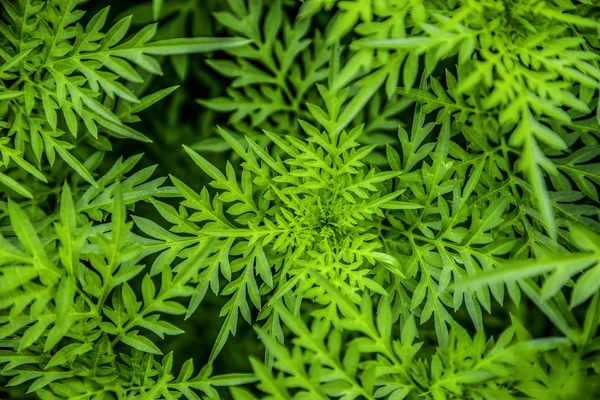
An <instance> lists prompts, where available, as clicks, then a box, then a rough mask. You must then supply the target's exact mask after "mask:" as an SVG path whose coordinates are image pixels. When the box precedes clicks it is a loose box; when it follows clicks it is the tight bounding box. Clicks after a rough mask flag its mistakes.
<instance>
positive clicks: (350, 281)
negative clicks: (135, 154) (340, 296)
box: [136, 87, 420, 358]
mask: <svg viewBox="0 0 600 400" xmlns="http://www.w3.org/2000/svg"><path fill="white" fill-rule="evenodd" d="M320 90H321V92H322V93H323V95H324V98H325V101H326V103H327V105H328V110H329V115H328V113H327V112H325V111H324V110H322V109H321V108H319V107H317V106H314V105H309V108H310V109H311V112H312V114H313V117H314V118H315V119H317V120H319V121H320V123H321V125H322V126H324V127H325V131H321V130H319V129H317V128H316V127H315V126H313V125H310V124H309V123H307V122H303V121H300V125H301V126H302V129H303V130H304V132H305V134H306V136H307V139H306V140H304V141H302V140H299V139H297V138H295V137H293V136H288V137H287V138H285V139H281V138H278V137H277V136H275V135H273V134H272V133H270V132H267V131H265V135H267V136H268V137H269V138H270V139H271V140H272V141H273V142H274V143H275V146H276V148H277V150H276V153H275V154H274V155H270V154H269V152H268V151H267V150H266V149H264V148H262V147H260V146H259V145H258V144H256V143H255V142H254V141H253V140H252V139H250V138H247V139H246V142H247V146H248V148H245V146H244V145H243V144H242V143H240V142H238V141H237V140H236V139H235V138H233V137H232V136H231V135H230V134H229V133H228V132H227V131H225V130H221V135H222V136H223V138H224V139H225V140H226V141H227V142H228V143H229V145H230V146H231V147H232V148H233V149H234V151H235V152H236V153H237V155H238V156H239V157H240V158H241V159H242V160H243V163H242V165H241V166H242V168H243V170H242V172H241V174H240V175H241V176H238V174H236V171H235V169H234V167H233V165H232V164H231V163H229V162H228V163H227V166H226V170H225V173H223V172H221V171H220V170H219V169H217V168H216V167H214V166H213V165H211V164H210V163H209V162H208V161H207V160H206V159H205V158H204V157H202V156H201V155H199V154H197V153H196V152H194V151H193V150H191V149H189V148H186V151H187V152H188V154H189V155H190V157H191V158H192V160H193V161H194V162H195V163H196V164H197V165H198V166H199V167H200V168H201V169H202V170H203V171H204V172H205V173H206V174H207V175H209V176H210V177H211V179H212V182H211V183H210V185H211V186H212V187H214V188H216V189H217V190H218V194H217V195H215V196H213V197H212V199H211V196H210V195H209V191H208V189H206V188H204V189H203V190H202V191H201V192H200V194H198V193H195V192H194V191H192V190H191V189H190V188H189V187H188V186H187V185H185V184H184V183H183V182H181V181H180V180H179V179H177V178H175V177H172V178H171V179H172V181H173V183H174V185H175V187H177V188H178V189H179V191H180V193H181V195H182V196H183V197H184V201H183V203H182V206H183V207H181V208H180V209H179V210H176V209H174V208H173V207H171V206H169V205H168V204H165V203H162V202H159V201H153V203H154V205H155V206H156V208H157V210H158V211H159V212H160V213H161V214H162V216H163V217H164V218H165V219H166V220H167V221H169V222H171V223H172V224H174V226H173V228H172V229H171V231H172V232H173V233H167V232H165V231H164V230H162V229H161V228H159V227H158V226H156V225H155V224H153V223H151V222H150V221H147V220H141V219H139V220H136V221H137V222H138V226H139V228H140V229H141V230H143V231H144V232H145V233H146V234H147V235H149V236H151V237H152V238H154V239H156V240H157V247H156V249H157V250H160V249H165V251H164V253H163V254H162V255H161V256H160V257H159V258H157V262H156V263H155V264H154V266H153V272H154V273H158V272H160V271H161V270H162V268H163V266H164V265H165V264H166V263H169V262H171V261H172V260H173V259H174V258H175V257H176V256H180V257H183V258H187V257H190V255H192V254H194V251H195V249H197V248H198V247H200V246H202V245H203V243H204V242H205V241H206V240H207V239H208V238H215V237H216V238H218V242H217V243H216V245H215V247H214V250H213V252H214V254H213V255H212V256H211V257H209V258H208V259H207V262H206V263H205V265H204V266H203V267H202V269H203V271H202V272H201V273H200V274H199V276H198V277H197V279H196V281H197V288H196V293H195V295H194V297H193V299H192V303H191V304H190V307H189V309H188V316H189V315H190V314H191V313H192V312H194V310H196V308H197V307H198V305H199V304H200V302H201V301H202V299H203V297H204V295H205V293H206V291H207V290H208V287H209V286H210V287H211V289H212V290H213V291H214V292H215V294H220V295H222V296H231V299H230V300H229V301H228V303H227V304H226V305H225V306H224V307H223V309H222V311H221V315H222V316H225V317H226V319H225V322H224V325H223V328H222V330H221V333H220V335H219V339H218V340H217V343H216V347H215V349H214V351H213V354H212V356H211V358H214V357H216V355H217V354H218V352H219V350H220V349H221V347H222V346H223V344H224V343H225V341H226V340H227V338H228V336H229V334H230V333H231V334H235V332H236V329H237V321H238V314H240V313H241V315H242V317H243V318H244V319H245V320H246V321H248V322H251V312H250V307H249V302H248V299H247V297H249V299H250V301H251V303H252V305H253V306H254V307H256V308H257V309H259V310H261V313H260V314H259V316H258V318H259V319H264V318H267V317H268V320H267V322H266V324H267V326H268V330H269V332H271V334H273V335H275V336H277V337H279V338H280V340H282V336H281V334H282V333H281V327H280V326H279V318H278V317H277V315H276V313H272V309H271V307H270V305H271V304H272V302H273V301H275V300H277V299H280V298H282V297H284V296H285V297H287V298H289V299H293V300H290V301H294V302H296V304H297V307H300V306H301V301H302V299H303V298H308V299H312V300H314V301H316V302H318V303H321V304H324V305H328V303H329V300H328V298H327V296H324V293H323V290H322V288H319V285H315V277H314V274H313V272H312V271H314V273H322V274H324V275H326V276H327V277H328V279H330V280H331V281H332V282H333V283H334V285H335V286H336V287H338V288H340V289H341V290H343V291H344V292H345V293H346V294H347V295H348V296H349V298H350V299H352V301H355V302H359V301H360V294H359V293H360V292H361V291H363V290H366V289H368V290H372V291H374V292H376V293H380V294H385V293H386V292H385V290H384V289H383V287H382V286H381V284H380V283H378V282H377V281H376V280H375V279H374V276H375V275H380V277H379V278H380V279H381V273H382V272H383V271H380V272H377V271H378V269H381V268H383V270H384V271H386V270H387V271H388V272H387V273H386V274H385V275H395V276H400V277H402V272H401V271H400V264H399V263H398V261H397V260H396V259H394V258H393V257H391V256H390V255H389V254H386V253H382V252H381V250H382V247H383V246H382V242H381V240H380V238H379V237H378V231H379V230H381V223H382V218H383V216H384V214H383V212H384V210H406V209H415V208H420V206H419V205H418V204H412V203H408V202H403V201H399V200H398V197H399V196H400V195H401V193H402V191H393V190H390V189H389V185H386V182H388V181H389V180H391V179H393V178H394V177H396V176H398V175H399V173H398V172H395V171H388V172H380V171H378V170H377V169H375V168H368V167H367V165H365V163H364V161H363V159H364V158H365V157H366V156H367V155H368V154H369V153H370V152H371V151H372V150H373V148H374V146H361V145H360V144H359V143H358V142H357V140H358V138H359V137H360V135H361V134H362V130H363V127H362V126H358V127H356V128H354V129H352V130H351V131H349V132H346V131H345V130H343V131H339V129H338V126H339V122H338V119H337V118H336V116H338V115H340V108H341V106H342V105H343V103H344V98H345V97H346V95H347V92H346V91H343V92H341V93H340V94H339V95H337V96H336V95H334V94H333V93H330V92H328V91H327V90H326V89H325V88H322V87H321V88H320ZM341 114H342V115H343V114H344V112H343V111H342V112H341ZM386 186H387V187H386ZM190 246H193V247H190ZM219 276H223V277H225V279H226V280H227V281H228V283H227V285H226V286H225V287H224V288H223V289H222V290H220V287H219V285H220V283H219V282H220V280H219ZM257 278H258V282H257ZM265 296H269V297H270V298H269V297H267V298H266V300H263V299H264V298H265ZM265 303H266V304H265Z"/></svg>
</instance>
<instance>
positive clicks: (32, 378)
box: [0, 162, 252, 399]
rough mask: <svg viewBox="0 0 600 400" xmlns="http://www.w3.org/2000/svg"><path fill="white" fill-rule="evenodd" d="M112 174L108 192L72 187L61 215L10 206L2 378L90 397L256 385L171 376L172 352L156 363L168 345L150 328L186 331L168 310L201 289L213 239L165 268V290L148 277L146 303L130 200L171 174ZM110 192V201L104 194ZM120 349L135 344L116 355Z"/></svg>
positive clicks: (4, 243)
mask: <svg viewBox="0 0 600 400" xmlns="http://www.w3.org/2000/svg"><path fill="white" fill-rule="evenodd" d="M130 164H131V162H130ZM149 172H150V173H151V171H149ZM109 175H110V174H107V175H106V176H105V179H104V180H99V183H102V184H105V185H106V189H105V190H104V191H102V192H100V193H99V191H97V190H96V189H94V188H90V189H88V190H87V191H85V192H83V193H82V194H81V196H80V197H79V198H77V199H73V197H72V192H71V189H70V188H69V186H68V185H65V186H64V188H63V190H62V193H61V195H60V199H61V200H60V204H59V207H58V209H57V210H56V212H54V213H52V214H49V215H47V216H44V215H38V216H36V217H35V220H32V219H31V214H32V211H33V210H31V211H29V212H27V210H24V209H22V208H21V207H20V206H19V205H18V204H17V203H14V202H12V201H10V202H9V203H8V217H9V219H10V224H11V225H10V226H11V227H12V229H14V232H13V235H14V237H11V236H6V237H2V236H0V244H1V247H0V266H2V269H1V271H2V275H1V276H0V287H2V302H1V310H0V364H3V369H2V372H1V375H3V376H8V377H11V379H10V381H8V383H7V386H8V387H10V386H15V385H21V384H26V385H28V386H29V389H28V391H30V392H35V393H36V394H38V395H39V396H41V397H42V398H56V397H53V396H58V397H59V398H81V399H84V398H89V397H90V396H98V393H100V394H102V396H104V394H103V393H106V394H108V393H113V394H115V395H117V396H119V398H121V397H123V398H125V397H131V396H134V397H135V396H141V397H142V398H154V397H155V395H153V393H156V394H162V395H165V396H166V393H171V395H177V394H178V393H184V394H185V393H189V392H191V391H192V389H194V390H199V391H202V392H204V393H206V394H207V395H208V396H212V397H215V396H214V395H213V392H214V391H215V390H214V388H212V386H215V385H216V386H219V385H223V384H224V382H227V381H228V380H229V379H232V380H233V381H241V382H245V381H251V380H252V378H251V377H250V378H248V377H244V376H243V375H240V376H237V377H235V376H232V377H211V376H210V374H211V373H210V367H207V368H205V369H204V370H203V371H202V372H200V374H199V375H197V376H194V377H193V378H192V373H193V367H192V364H191V361H190V362H189V363H186V364H185V365H184V366H183V368H182V371H181V372H180V374H179V376H178V377H176V376H171V375H170V374H171V369H172V363H173V361H172V358H173V357H172V354H169V355H167V356H166V357H165V358H164V359H163V360H162V362H161V363H158V362H155V361H154V360H153V357H152V355H153V354H161V351H160V350H159V348H158V347H157V346H156V345H155V344H154V342H153V340H151V339H149V338H148V333H152V334H154V335H157V336H158V337H163V335H175V334H180V333H183V331H182V330H180V329H179V328H177V327H176V326H174V325H173V324H171V323H168V322H166V321H164V320H162V319H161V314H178V313H180V312H181V309H183V310H184V311H185V308H184V307H183V306H182V305H181V304H180V303H178V302H175V301H173V299H174V298H176V297H181V296H189V295H191V293H192V292H193V291H192V290H191V288H190V287H189V286H187V285H188V283H189V281H190V280H191V278H192V277H194V276H195V274H196V273H197V272H196V271H197V270H198V268H199V267H200V265H201V264H202V262H203V260H204V259H205V258H206V256H207V246H208V245H210V242H208V243H207V246H204V247H202V248H201V249H198V251H197V252H195V253H194V255H193V257H191V258H190V260H189V261H187V262H185V263H183V264H181V265H179V266H178V269H177V272H174V271H172V270H171V269H170V268H165V269H163V271H162V276H161V280H160V286H159V288H158V290H157V288H156V285H155V283H154V282H153V280H152V278H151V277H150V276H149V275H145V277H144V279H143V281H142V286H141V289H142V296H141V298H139V300H140V301H138V297H137V296H136V294H135V293H134V291H133V290H132V287H131V286H130V282H131V281H132V279H134V278H135V277H136V276H137V275H139V274H140V273H142V271H143V269H144V265H143V264H140V261H141V258H142V257H143V255H144V247H143V246H141V245H140V244H139V243H136V242H135V241H132V240H130V239H128V237H130V229H131V226H132V223H131V222H129V221H128V220H127V215H126V208H125V202H126V200H125V199H126V198H127V199H128V200H127V202H131V201H132V200H133V199H132V196H131V195H130V194H131V193H135V196H136V197H137V199H143V198H146V199H147V198H149V197H150V196H152V194H153V193H156V189H157V188H156V186H158V185H160V182H162V181H163V180H160V182H159V183H158V185H157V184H156V183H155V182H146V183H143V181H144V180H146V179H147V177H148V176H149V174H148V173H146V172H144V171H143V170H142V171H140V173H138V174H134V175H133V176H131V177H130V178H128V179H125V180H124V181H123V182H122V183H111V184H110V185H108V183H109V182H107V181H108V180H109V179H110V177H109ZM114 175H116V174H113V176H114ZM142 176H145V177H144V178H142ZM115 177H116V176H115ZM142 193H143V194H142ZM110 198H112V201H110V203H109V204H110V205H107V203H106V202H105V201H103V200H107V199H110ZM104 210H109V215H110V223H105V224H94V223H93V221H92V220H91V219H89V218H88V217H86V214H88V215H93V214H94V213H102V212H103V211H104ZM28 214H29V215H28ZM36 214H37V213H36ZM7 222H8V221H7ZM118 346H129V347H130V348H131V350H126V351H125V352H121V351H119V352H116V351H115V350H116V349H118V348H119V347H118ZM128 354H131V355H128ZM90 370H92V371H94V373H93V374H91V375H90V373H89V371H90ZM176 378H177V379H176Z"/></svg>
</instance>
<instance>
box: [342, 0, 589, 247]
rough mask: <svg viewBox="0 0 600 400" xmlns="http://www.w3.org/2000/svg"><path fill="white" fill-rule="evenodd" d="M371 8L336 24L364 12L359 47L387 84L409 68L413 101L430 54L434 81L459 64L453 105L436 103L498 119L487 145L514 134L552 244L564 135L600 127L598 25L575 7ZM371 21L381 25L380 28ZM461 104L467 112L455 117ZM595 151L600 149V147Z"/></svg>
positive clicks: (349, 11) (357, 6)
mask: <svg viewBox="0 0 600 400" xmlns="http://www.w3.org/2000/svg"><path fill="white" fill-rule="evenodd" d="M367 3H370V2H363V1H357V2H354V3H349V4H346V3H344V4H345V6H344V7H343V11H341V16H340V18H339V20H338V21H345V23H347V24H353V23H354V22H355V21H356V19H357V15H358V10H360V11H361V13H362V15H363V19H364V20H365V22H364V23H363V24H361V25H359V26H358V27H357V28H356V29H357V32H359V34H361V35H363V36H365V39H361V40H359V41H357V42H355V45H356V46H358V47H360V48H364V49H380V50H384V54H386V56H385V57H386V60H385V61H384V65H385V66H384V67H382V68H383V69H386V70H387V71H389V73H390V75H389V77H388V81H389V80H390V79H395V81H396V82H397V79H398V78H397V76H398V73H399V71H400V68H403V77H404V78H403V86H404V88H403V89H401V92H402V93H406V94H408V95H409V96H410V95H411V92H412V91H411V90H410V88H411V87H412V86H413V82H414V77H415V74H414V73H415V72H416V69H417V65H418V62H419V59H420V56H421V55H422V54H424V63H425V73H426V74H431V73H433V72H434V69H435V67H436V65H437V64H438V62H439V61H440V60H442V59H445V58H448V57H453V56H458V73H459V74H458V81H457V83H451V82H449V81H447V82H446V85H447V87H448V88H449V89H450V90H451V91H452V92H453V93H452V98H450V97H448V96H444V95H442V94H441V93H440V92H439V91H438V92H437V93H436V94H437V95H438V96H439V97H438V99H439V100H442V103H444V102H446V103H448V105H447V107H449V108H450V109H452V110H458V109H461V108H462V107H464V103H463V101H464V100H462V97H463V96H466V97H468V98H471V99H472V100H471V101H470V102H469V100H466V103H467V104H469V105H470V107H468V108H475V107H476V108H477V109H478V111H479V113H481V112H483V113H492V114H493V115H494V117H493V118H494V120H496V123H495V124H493V125H492V126H490V125H489V124H486V129H485V131H484V132H481V134H482V135H485V136H488V137H490V138H491V139H492V140H498V139H497V138H498V135H501V134H506V133H510V134H509V136H510V140H509V144H510V146H511V147H514V148H515V150H516V151H517V152H518V154H519V164H518V169H519V171H522V172H523V173H524V175H525V176H526V178H527V180H528V181H529V182H530V184H531V186H532V189H533V191H534V193H535V195H536V197H537V198H538V202H539V204H538V206H537V208H539V210H540V212H541V214H542V218H543V221H544V224H545V226H546V229H547V231H548V233H549V234H550V235H551V236H553V237H554V231H555V228H556V221H555V219H554V211H553V209H552V204H551V200H550V198H549V196H548V194H547V193H546V190H545V183H544V171H545V172H546V173H548V174H550V175H554V174H556V172H557V171H556V166H555V165H554V164H553V163H552V160H550V159H549V158H548V155H554V154H555V153H556V151H557V150H558V151H560V150H566V149H567V147H568V145H567V143H566V140H569V139H567V138H566V137H565V136H563V135H561V134H560V133H562V132H557V131H558V130H559V129H558V128H559V127H565V128H567V129H568V130H569V131H573V130H575V133H577V134H578V133H579V132H581V131H583V132H582V133H583V134H584V135H587V134H588V132H587V129H586V128H585V127H584V128H579V127H578V126H577V125H576V124H574V121H573V120H574V118H581V116H583V115H589V114H592V112H594V113H595V114H596V118H597V121H600V113H599V112H600V111H598V110H600V109H599V108H598V99H597V98H594V94H595V93H596V91H597V90H598V89H599V88H600V83H599V81H600V66H599V64H598V58H599V55H598V53H597V51H596V50H594V48H593V44H594V43H595V41H597V39H594V32H596V31H597V30H598V29H599V28H600V23H599V22H598V20H597V19H596V20H594V19H593V18H586V17H584V16H582V15H580V13H584V12H586V11H587V12H589V8H588V7H587V6H584V5H581V4H579V5H575V4H573V3H572V2H571V1H529V0H523V1H515V2H510V4H506V3H505V2H502V1H495V0H490V1H458V2H457V1H442V2H437V1H431V2H429V1H415V2H402V3H403V4H402V5H400V4H399V3H400V2H397V1H394V0H390V1H382V2H379V3H380V4H379V6H374V7H373V10H371V11H369V12H367V8H369V6H368V5H367ZM583 3H587V2H583ZM350 4H351V5H350ZM393 4H395V6H393ZM373 14H375V15H377V16H381V18H382V19H381V20H374V19H373V18H372V15H373ZM345 31H346V29H345V28H344V29H343V32H344V33H345ZM387 53H389V54H387ZM403 60H406V61H404V64H402V67H401V63H402V62H403ZM391 65H394V67H393V69H390V68H392V67H390V66H391ZM453 86H455V87H453ZM455 103H458V104H460V103H462V104H461V106H459V107H456V106H455ZM440 105H443V106H446V105H445V104H440ZM474 106H475V107H474ZM479 113H471V116H472V117H473V118H470V121H469V122H472V123H473V124H478V125H479V124H480V123H481V121H478V120H479V119H480V117H479V115H478V114H479ZM592 115H593V114H592ZM592 115H591V116H592ZM587 141H588V142H590V141H591V143H594V144H595V143H597V139H595V138H589V139H587Z"/></svg>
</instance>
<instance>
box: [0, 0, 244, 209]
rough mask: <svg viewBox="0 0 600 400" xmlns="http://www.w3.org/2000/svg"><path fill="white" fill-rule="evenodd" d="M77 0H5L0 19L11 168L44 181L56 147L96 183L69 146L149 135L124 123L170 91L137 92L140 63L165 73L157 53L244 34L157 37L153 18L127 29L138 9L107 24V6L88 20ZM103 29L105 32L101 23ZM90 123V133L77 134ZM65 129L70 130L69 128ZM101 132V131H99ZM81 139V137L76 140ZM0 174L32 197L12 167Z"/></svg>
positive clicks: (229, 41) (6, 154)
mask: <svg viewBox="0 0 600 400" xmlns="http://www.w3.org/2000/svg"><path fill="white" fill-rule="evenodd" d="M79 2H80V1H79V0H51V1H35V2H33V1H31V0H19V1H17V2H10V1H8V0H3V1H2V2H1V3H0V4H2V9H3V14H4V15H5V18H4V21H2V20H0V34H1V36H2V38H1V39H0V44H1V45H2V50H1V52H0V58H1V59H2V60H3V64H2V66H1V67H0V129H5V130H6V133H4V134H3V136H4V138H2V140H1V141H0V152H1V154H2V163H3V166H4V167H9V168H20V169H22V170H25V171H26V172H27V173H29V174H30V175H32V176H33V177H35V178H36V179H39V180H41V181H44V182H46V180H47V178H46V177H45V175H44V174H43V172H42V169H43V166H45V165H46V164H45V163H44V162H42V157H43V156H45V158H46V160H47V162H48V164H49V165H50V166H52V165H53V164H54V162H55V159H56V156H57V155H58V157H60V158H61V159H62V160H64V162H65V163H66V164H67V165H68V166H69V167H70V168H72V169H74V170H75V171H76V172H77V173H78V174H80V175H81V176H82V177H83V178H84V179H85V180H87V181H88V182H89V183H91V184H94V185H95V180H94V178H93V177H92V176H91V174H90V173H89V171H88V170H87V169H86V167H85V166H84V165H83V164H82V163H81V161H80V160H78V159H77V157H75V156H74V155H73V154H72V150H73V149H74V147H75V143H77V142H78V141H81V140H84V141H85V142H86V143H87V144H88V145H90V146H91V147H92V148H96V149H99V150H107V149H110V147H111V145H110V142H109V140H108V139H107V137H106V136H105V135H110V136H114V137H117V138H129V139H134V140H141V141H150V139H148V138H147V137H146V136H144V135H143V134H141V133H140V132H137V131H136V130H134V129H132V128H130V127H129V126H127V125H126V123H130V122H136V121H137V120H138V119H137V117H135V114H136V113H138V112H140V111H142V110H144V109H145V108H147V107H149V106H151V105H152V104H154V103H155V102H157V101H159V100H160V99H161V98H163V97H164V96H166V95H167V94H168V93H170V91H172V90H165V91H161V92H157V93H154V94H152V95H149V96H146V97H143V98H142V99H139V98H138V96H136V94H135V93H134V92H133V91H132V90H130V89H129V88H127V87H126V86H125V85H124V83H125V82H133V83H140V82H142V81H143V78H142V76H141V75H140V73H139V72H138V71H137V70H136V69H135V68H134V67H135V66H137V67H140V68H142V69H143V70H145V71H147V72H149V73H152V74H160V73H161V66H160V63H159V62H158V60H157V59H156V58H155V56H165V55H177V54H186V53H191V52H194V53H197V52H207V51H214V50H217V49H220V48H224V47H235V46H239V45H242V44H244V43H245V41H244V40H242V39H236V38H226V39H218V38H185V39H169V40H160V41H154V42H153V41H152V38H153V37H154V35H155V33H156V29H157V26H156V25H148V26H146V27H145V28H143V29H141V30H140V31H139V32H137V33H136V34H135V35H134V36H133V37H129V38H128V37H127V33H128V30H129V25H130V20H131V17H130V16H129V17H125V18H123V19H121V20H120V21H118V22H117V23H115V24H113V25H112V26H110V27H109V28H106V29H105V26H106V22H107V16H108V11H109V10H108V8H105V9H103V10H102V11H100V12H98V13H97V14H96V15H94V16H93V17H92V18H91V19H90V20H89V22H88V23H87V24H85V25H82V24H80V23H79V22H78V21H79V20H80V19H81V18H82V17H83V15H84V12H83V11H82V10H80V9H78V8H77V5H78V3H79ZM103 31H105V33H104V32H103ZM80 131H82V132H83V137H82V135H81V134H80ZM67 132H68V134H69V135H68V136H67V135H65V134H66V133H67ZM101 133H102V134H101ZM74 142H75V143H74ZM0 177H1V178H0V181H1V182H2V183H4V184H5V185H7V186H9V187H11V188H12V189H13V190H15V191H16V192H18V193H19V194H21V195H24V196H26V197H32V194H31V193H30V191H29V190H28V189H27V188H26V187H24V186H23V185H22V184H20V183H19V182H18V181H17V180H15V179H14V178H12V177H11V176H10V175H6V174H4V173H2V175H0Z"/></svg>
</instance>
